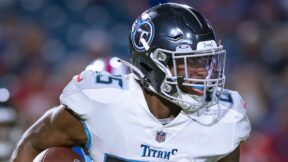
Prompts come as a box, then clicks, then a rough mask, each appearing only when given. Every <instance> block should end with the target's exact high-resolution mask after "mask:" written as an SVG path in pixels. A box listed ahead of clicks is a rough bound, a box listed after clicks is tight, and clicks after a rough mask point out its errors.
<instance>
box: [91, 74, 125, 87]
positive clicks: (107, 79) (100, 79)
mask: <svg viewBox="0 0 288 162" xmlns="http://www.w3.org/2000/svg"><path fill="white" fill-rule="evenodd" d="M96 83H99V84H107V85H109V84H113V85H115V84H116V85H118V86H119V87H120V88H123V79H122V77H121V76H120V75H102V74H99V75H97V76H96Z"/></svg>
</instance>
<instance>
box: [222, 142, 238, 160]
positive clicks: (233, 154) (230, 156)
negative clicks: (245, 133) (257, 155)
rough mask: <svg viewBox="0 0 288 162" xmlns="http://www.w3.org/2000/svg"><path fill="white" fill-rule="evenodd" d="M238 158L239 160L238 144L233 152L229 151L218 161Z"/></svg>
mask: <svg viewBox="0 0 288 162" xmlns="http://www.w3.org/2000/svg"><path fill="white" fill-rule="evenodd" d="M239 160H240V146H238V147H237V148H236V149H235V150H234V151H233V152H231V153H230V154H228V155H227V156H225V157H224V158H223V159H221V160H219V161H218V162H239Z"/></svg>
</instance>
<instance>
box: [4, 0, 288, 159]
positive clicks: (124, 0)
mask: <svg viewBox="0 0 288 162" xmlns="http://www.w3.org/2000/svg"><path fill="white" fill-rule="evenodd" d="M164 2H180V3H186V4H189V5H191V6H194V7H195V8H197V9H198V10H199V11H200V12H202V13H203V15H204V16H206V17H207V18H208V19H209V20H210V21H211V23H212V25H213V26H214V29H215V31H216V35H217V37H218V39H220V40H221V42H222V44H223V45H224V47H225V48H226V50H227V53H228V54H227V64H226V74H227V84H226V87H227V88H229V89H236V90H238V91H239V92H240V93H241V94H242V96H243V97H244V100H245V101H246V104H247V111H248V114H249V116H250V120H251V124H252V126H253V132H252V134H251V137H250V138H249V139H248V140H247V142H246V143H245V144H244V145H243V146H242V148H241V149H242V157H241V162H272V161H273V162H287V161H288V154H287V152H288V1H287V0H217V1H216V0H214V1H212V0H210V1H208V0H201V1H199V0H171V1H169V0H1V1H0V162H2V161H3V162H5V161H7V157H8V156H9V155H10V152H11V150H12V149H13V147H14V144H15V141H17V140H18V139H19V137H20V135H21V133H22V132H23V131H24V130H25V129H27V127H28V126H29V125H31V124H32V123H33V122H34V121H35V120H36V119H37V118H38V117H39V116H41V115H42V114H43V113H44V112H45V111H46V110H48V109H49V108H51V107H53V106H55V105H57V104H59V100H58V97H59V94H60V93H61V91H62V88H63V87H64V86H65V85H66V84H67V83H68V81H69V80H70V79H71V77H72V76H73V75H75V74H77V73H79V72H81V71H82V70H83V69H85V67H86V66H87V65H88V64H90V63H91V62H92V61H94V60H97V59H102V60H104V62H105V63H108V66H107V67H108V69H110V70H111V69H112V68H113V63H112V64H109V62H108V61H107V59H109V58H111V57H114V56H117V57H121V58H124V59H126V60H127V59H128V58H129V47H128V33H129V30H130V26H131V24H132V23H133V20H134V19H135V18H136V17H137V16H138V15H139V14H140V13H141V12H142V11H144V10H145V9H147V8H149V7H150V6H153V5H156V4H159V3H164ZM98 62H99V61H98ZM100 62H101V61H100ZM112 62H113V61H112ZM102 64H103V62H102Z"/></svg>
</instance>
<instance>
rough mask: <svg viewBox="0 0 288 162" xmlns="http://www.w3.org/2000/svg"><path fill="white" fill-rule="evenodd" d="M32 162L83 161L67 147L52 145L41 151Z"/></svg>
mask: <svg viewBox="0 0 288 162" xmlns="http://www.w3.org/2000/svg"><path fill="white" fill-rule="evenodd" d="M33 162H84V161H83V160H82V159H81V157H80V156H79V155H78V154H77V153H75V152H73V150H72V149H71V148H68V147H52V148H49V149H47V150H44V151H43V152H41V153H40V154H39V155H38V156H37V157H36V158H35V159H34V160H33Z"/></svg>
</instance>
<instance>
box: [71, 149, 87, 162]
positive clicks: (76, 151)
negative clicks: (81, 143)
mask: <svg viewBox="0 0 288 162" xmlns="http://www.w3.org/2000/svg"><path fill="white" fill-rule="evenodd" d="M72 150H73V152H75V153H76V154H77V155H79V156H80V157H81V159H82V160H84V159H85V158H84V155H83V151H82V148H81V147H78V146H75V147H72Z"/></svg>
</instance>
